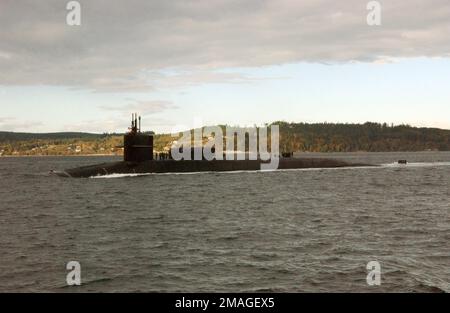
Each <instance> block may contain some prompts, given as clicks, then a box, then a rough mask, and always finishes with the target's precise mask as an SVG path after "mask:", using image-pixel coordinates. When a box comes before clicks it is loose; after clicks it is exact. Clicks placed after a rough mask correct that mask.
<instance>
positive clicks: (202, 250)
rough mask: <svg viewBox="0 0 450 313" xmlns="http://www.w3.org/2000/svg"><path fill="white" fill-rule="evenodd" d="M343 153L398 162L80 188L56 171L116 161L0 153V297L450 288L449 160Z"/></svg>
mask: <svg viewBox="0 0 450 313" xmlns="http://www.w3.org/2000/svg"><path fill="white" fill-rule="evenodd" d="M307 156H308V157H320V156H322V157H323V155H316V154H308V155H307ZM327 156H330V155H327ZM331 157H335V158H343V159H346V160H350V161H355V162H361V161H364V162H371V163H376V164H385V165H383V166H381V167H376V168H359V169H356V168H355V169H323V170H299V171H284V172H265V173H261V172H250V173H242V172H241V173H203V174H187V175H186V174H184V175H176V174H162V175H148V176H141V177H116V178H114V177H110V178H109V179H69V178H59V177H54V176H49V175H47V173H48V171H49V170H51V169H55V170H61V169H65V168H68V167H76V166H79V165H87V164H95V163H98V162H103V161H108V160H113V158H105V157H101V158H100V157H71V158H70V157H69V158H64V157H42V158H0V225H1V226H0V291H19V292H22V291H38V292H42V291H57V292H66V291H83V292H84V291H101V292H119V291H123V292H131V291H138V292H168V291H174V292H178V291H184V292H205V291H210V292H214V291H216V292H222V291H223V292H228V291H234V292H251V291H257V292H259V291H275V292H322V291H325V292H339V291H350V292H361V291H382V292H383V291H387V292H402V291H414V292H437V291H447V292H450V244H449V242H450V201H449V199H450V197H449V193H450V182H449V178H450V153H434V152H430V153H397V154H386V153H379V154H378V153H375V154H360V153H358V154H332V155H331ZM398 159H408V160H409V161H411V162H412V163H413V164H410V165H408V166H394V165H393V164H392V163H393V162H394V161H396V160H398ZM389 163H391V164H390V165H389ZM72 260H75V261H79V262H80V263H81V267H82V282H83V285H82V286H81V287H76V288H72V287H71V288H68V287H66V274H67V271H66V269H65V265H66V263H67V262H69V261H72ZM369 261H379V262H380V263H381V266H382V285H381V286H380V287H376V288H373V287H368V286H367V284H366V275H367V270H366V265H367V263H368V262H369Z"/></svg>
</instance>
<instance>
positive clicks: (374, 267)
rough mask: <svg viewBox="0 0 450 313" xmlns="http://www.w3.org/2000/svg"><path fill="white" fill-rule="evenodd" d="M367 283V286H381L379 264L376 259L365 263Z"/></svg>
mask: <svg viewBox="0 0 450 313" xmlns="http://www.w3.org/2000/svg"><path fill="white" fill-rule="evenodd" d="M366 268H367V270H368V271H369V273H368V274H367V278H366V281H367V285H369V286H381V264H380V262H377V261H370V262H369V263H368V264H367V267H366Z"/></svg>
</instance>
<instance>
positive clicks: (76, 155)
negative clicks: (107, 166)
mask: <svg viewBox="0 0 450 313" xmlns="http://www.w3.org/2000/svg"><path fill="white" fill-rule="evenodd" d="M105 156H111V157H113V156H117V157H123V155H120V154H119V155H118V154H68V155H2V156H0V159H1V158H44V157H74V158H77V157H105Z"/></svg>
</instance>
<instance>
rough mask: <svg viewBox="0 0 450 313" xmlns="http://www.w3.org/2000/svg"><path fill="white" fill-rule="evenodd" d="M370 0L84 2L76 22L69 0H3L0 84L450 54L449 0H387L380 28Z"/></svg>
mask: <svg viewBox="0 0 450 313" xmlns="http://www.w3.org/2000/svg"><path fill="white" fill-rule="evenodd" d="M367 2H368V1H366V0H346V1H335V0H303V1H299V0H277V1H269V0H246V1H242V0H196V1H189V0H187V1H162V0H161V1H147V0H142V1H139V0H128V1H119V0H95V1H82V0H80V3H81V5H82V26H80V27H69V26H67V25H66V24H65V19H66V13H67V11H66V9H65V5H66V3H67V2H66V1H61V0H48V1H33V0H23V1H15V0H2V1H1V2H0V85H36V84H44V85H56V86H70V87H74V88H87V89H91V90H95V91H100V92H111V91H114V92H121V91H126V92H136V91H151V90H153V89H154V88H169V87H173V86H175V87H176V86H180V85H184V84H200V83H205V82H219V81H231V82H242V81H244V82H245V81H247V80H248V78H246V77H245V76H240V75H239V74H229V73H228V74H225V73H221V72H218V70H220V69H223V68H229V67H259V66H266V65H276V64H285V63H290V62H302V61H304V62H326V63H335V62H339V63H340V62H350V61H380V60H384V59H389V58H401V57H420V56H427V57H448V56H449V55H450V42H449V41H448V38H449V37H450V19H449V16H450V2H449V1H448V0H409V1H403V0H389V1H387V0H384V1H380V2H381V4H382V14H383V15H382V23H383V24H382V26H380V27H369V26H367V24H366V15H367V10H366V4H367ZM168 69H171V70H172V69H174V70H175V71H176V74H175V75H169V74H167V73H166V71H167V70H168Z"/></svg>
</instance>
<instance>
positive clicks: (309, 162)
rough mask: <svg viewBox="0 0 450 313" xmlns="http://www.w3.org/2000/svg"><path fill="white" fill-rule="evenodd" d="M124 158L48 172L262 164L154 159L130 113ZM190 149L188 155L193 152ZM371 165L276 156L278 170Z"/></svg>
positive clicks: (254, 164)
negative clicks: (117, 160)
mask: <svg viewBox="0 0 450 313" xmlns="http://www.w3.org/2000/svg"><path fill="white" fill-rule="evenodd" d="M123 147H124V160H123V161H119V162H108V163H101V164H96V165H91V166H83V167H77V168H72V169H66V170H64V171H52V173H54V174H56V175H58V176H61V177H76V178H83V177H84V178H88V177H96V176H105V175H111V174H151V173H195V172H231V171H259V170H261V166H262V165H263V164H264V163H270V161H263V160H261V159H259V158H258V159H257V160H212V161H207V160H205V159H203V160H174V159H173V158H172V157H171V154H170V153H169V154H167V155H166V154H165V155H163V156H160V155H158V157H157V158H156V159H154V153H153V135H151V134H148V133H142V132H141V117H139V126H138V117H137V114H133V117H132V122H131V128H130V131H129V132H128V133H126V134H125V135H124V145H123ZM194 149H195V148H192V151H191V154H192V155H194ZM362 166H373V165H370V164H360V163H358V164H356V163H348V162H344V161H340V160H334V159H325V158H293V157H292V153H288V154H283V157H280V158H279V165H278V168H277V169H278V170H289V169H307V168H341V167H362Z"/></svg>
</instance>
